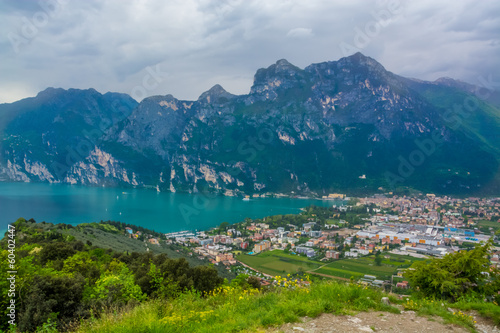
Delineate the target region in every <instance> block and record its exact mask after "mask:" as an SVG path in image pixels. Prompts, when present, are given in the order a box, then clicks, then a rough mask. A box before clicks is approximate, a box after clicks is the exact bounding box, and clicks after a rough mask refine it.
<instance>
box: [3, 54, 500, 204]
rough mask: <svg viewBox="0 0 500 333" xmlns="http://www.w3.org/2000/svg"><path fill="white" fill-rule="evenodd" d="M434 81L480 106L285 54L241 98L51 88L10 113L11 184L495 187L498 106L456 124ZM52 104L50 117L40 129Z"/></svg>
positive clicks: (365, 71) (373, 65) (311, 189)
mask: <svg viewBox="0 0 500 333" xmlns="http://www.w3.org/2000/svg"><path fill="white" fill-rule="evenodd" d="M431 87H434V88H435V90H433V91H437V92H439V94H440V95H439V96H441V97H443V96H444V97H446V96H448V97H449V96H457V94H458V95H460V96H462V97H463V98H467V97H469V98H475V97H474V96H473V95H471V91H470V89H469V90H467V89H462V88H463V87H462V86H460V85H458V86H456V85H455V86H454V85H453V84H451V83H450V81H449V80H440V81H436V82H433V83H431V82H424V81H420V82H417V81H416V80H410V79H406V78H402V77H400V76H397V75H395V74H393V73H390V72H388V71H386V70H385V69H384V67H383V66H382V65H381V64H379V63H378V62H376V61H375V60H373V59H371V58H368V57H365V56H363V55H362V54H360V53H357V54H355V55H353V56H350V57H346V58H342V59H340V60H339V61H332V62H324V63H319V64H312V65H310V66H308V67H306V68H305V69H300V68H298V67H296V66H294V65H292V64H290V63H289V62H288V61H286V60H284V59H283V60H279V61H278V62H276V64H274V65H271V66H270V67H268V68H265V69H259V70H258V71H257V73H256V75H255V79H254V84H253V86H252V87H251V90H250V93H249V94H248V95H240V96H235V95H232V94H230V93H228V92H227V91H225V90H224V89H223V88H222V87H221V86H219V85H216V86H214V87H212V88H211V89H210V90H208V91H207V92H205V93H203V94H202V95H201V96H200V97H199V98H198V100H196V101H182V100H178V99H176V98H174V97H173V96H171V95H167V96H154V97H150V98H146V99H144V100H143V101H142V102H141V103H140V104H139V105H135V103H134V101H131V99H130V98H129V97H128V96H124V95H118V94H109V95H108V94H106V95H100V94H98V93H97V92H95V91H93V90H88V91H84V92H82V91H78V93H79V94H80V95H78V94H77V95H78V97H75V96H73V95H75V94H76V92H77V91H71V90H70V91H68V92H64V91H57V90H48V91H45V92H43V93H41V94H40V95H39V96H37V97H36V98H35V100H30V101H28V102H30V103H32V104H33V105H38V104H41V105H43V107H41V106H40V107H38V108H36V107H35V108H34V109H33V107H32V109H33V110H31V111H29V112H27V111H22V112H19V114H18V115H15V116H14V117H12V114H13V112H12V111H10V114H11V119H10V120H9V121H6V124H7V125H6V127H5V128H6V129H5V131H4V141H3V146H2V153H3V157H2V159H1V160H2V162H1V163H2V168H1V170H2V172H1V173H0V179H1V177H3V178H5V179H11V180H19V181H29V180H37V181H50V182H67V183H80V184H95V185H97V184H99V185H101V184H105V185H124V184H128V185H133V186H154V187H158V188H159V189H160V190H169V191H188V192H197V191H216V192H219V193H226V194H238V193H255V192H256V193H263V192H287V193H291V192H294V193H306V194H311V193H317V194H322V193H325V192H328V191H335V190H339V189H343V190H345V189H361V190H365V191H374V190H376V189H377V188H378V187H384V188H386V189H387V188H393V187H397V186H412V187H417V188H420V189H423V190H429V191H431V190H432V191H439V192H452V193H456V192H467V191H469V192H474V191H477V189H480V188H481V187H484V186H485V185H491V184H495V176H496V171H497V166H498V156H499V154H498V149H499V147H498V144H499V143H498V142H496V141H495V136H494V135H493V134H492V133H491V131H492V130H494V129H497V130H498V129H500V122H496V121H497V118H500V114H499V112H498V109H497V108H496V107H495V106H493V105H490V104H487V103H485V102H481V103H482V104H481V107H480V108H479V110H478V111H477V113H476V115H480V116H477V117H479V118H481V119H479V118H478V119H477V121H475V122H474V124H472V125H471V126H462V127H458V128H456V127H455V126H450V123H449V122H448V121H446V118H445V117H443V114H445V113H446V110H447V109H449V108H452V107H453V105H454V104H456V103H459V102H460V101H461V100H460V99H450V98H437V97H436V95H435V94H432V93H430V92H429V91H430V90H432V89H431ZM467 87H468V88H470V87H469V86H467ZM467 87H466V88H467ZM71 94H73V95H72V96H73V97H71V98H70V97H67V96H66V97H62V96H63V95H64V96H65V95H71ZM48 95H51V96H48ZM110 101H111V102H110ZM35 102H37V103H35ZM17 103H21V104H22V103H27V102H26V100H24V101H20V102H17ZM50 103H52V104H50ZM462 103H463V101H462ZM14 104H16V103H14ZM23 105H24V104H23ZM48 105H51V106H50V107H49V106H48ZM21 106H22V105H21ZM21 106H19V105H17V106H16V107H17V108H18V109H22V110H24V109H26V107H24V109H23V107H21ZM117 106H119V107H120V110H121V113H120V112H117V111H116V109H117ZM2 107H3V108H4V110H10V109H12V108H13V107H12V105H8V106H5V105H3V106H0V117H1V115H2V114H7V112H6V111H2ZM9 108H10V109H9ZM42 109H43V110H44V111H45V113H46V114H44V115H43V121H40V120H37V121H32V122H30V119H31V118H32V117H33V115H37V117H38V115H39V114H40V113H41V110H42ZM48 109H50V110H51V111H50V112H48V111H46V110H48ZM117 113H118V114H119V115H121V117H117V116H116V114H117ZM28 115H30V116H28ZM30 117H31V118H30ZM0 119H3V118H0ZM102 119H109V120H110V121H107V122H105V125H103V124H102ZM485 123H486V124H487V125H484V124H485ZM41 124H43V125H41ZM478 124H483V125H484V126H488V130H487V131H486V132H487V133H481V128H482V126H483V125H478ZM30 126H31V127H30ZM484 126H483V127H484ZM21 127H25V128H26V127H28V128H30V131H28V132H22V131H21V130H20V128H21ZM429 140H431V141H429ZM436 140H437V141H436ZM438 141H439V142H438ZM429 142H431V143H429ZM421 144H424V146H422V147H423V148H422V147H421ZM425 144H427V146H425ZM430 144H432V147H430V146H429V145H430ZM34 147H36V149H34ZM431 148H432V151H430V149H431ZM422 149H423V150H422ZM426 149H427V150H426ZM415 152H417V153H415ZM415 154H416V155H415ZM417 155H418V156H417ZM416 156H417V157H419V158H420V160H416ZM422 156H423V157H422ZM414 162H415V163H414ZM417 164H418V165H417ZM405 168H406V169H405ZM494 186H496V185H494ZM493 189H494V187H493Z"/></svg>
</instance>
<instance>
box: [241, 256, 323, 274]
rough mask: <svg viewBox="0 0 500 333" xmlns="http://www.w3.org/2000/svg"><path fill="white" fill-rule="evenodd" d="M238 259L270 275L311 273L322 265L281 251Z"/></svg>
mask: <svg viewBox="0 0 500 333" xmlns="http://www.w3.org/2000/svg"><path fill="white" fill-rule="evenodd" d="M236 259H238V260H239V261H241V262H243V263H244V264H246V265H248V266H250V267H252V268H254V269H256V270H258V271H261V272H263V273H266V274H270V275H283V274H288V273H296V272H297V271H299V269H302V270H304V271H309V270H314V269H317V268H319V267H320V266H321V265H322V264H321V263H320V262H317V261H312V260H309V259H307V258H304V257H299V256H296V255H292V254H286V253H284V252H283V251H279V250H274V251H267V252H264V253H260V254H258V255H247V254H242V255H239V256H237V257H236Z"/></svg>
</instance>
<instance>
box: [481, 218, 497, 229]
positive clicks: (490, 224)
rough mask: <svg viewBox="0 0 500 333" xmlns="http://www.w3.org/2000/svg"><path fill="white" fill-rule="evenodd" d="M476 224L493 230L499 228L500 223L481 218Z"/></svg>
mask: <svg viewBox="0 0 500 333" xmlns="http://www.w3.org/2000/svg"><path fill="white" fill-rule="evenodd" d="M478 224H479V226H480V227H487V228H493V230H495V231H496V230H498V229H500V223H498V222H495V221H488V220H481V221H479V223H478Z"/></svg>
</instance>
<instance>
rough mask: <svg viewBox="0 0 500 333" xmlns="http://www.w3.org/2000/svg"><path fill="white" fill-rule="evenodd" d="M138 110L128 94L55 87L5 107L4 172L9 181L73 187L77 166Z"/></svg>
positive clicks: (0, 163) (0, 109) (1, 108)
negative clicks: (45, 182)
mask: <svg viewBox="0 0 500 333" xmlns="http://www.w3.org/2000/svg"><path fill="white" fill-rule="evenodd" d="M136 106H137V102H136V101H134V100H133V99H132V98H131V97H130V96H128V95H125V94H117V93H107V94H104V95H101V94H100V93H98V92H97V91H95V90H94V89H88V90H77V89H69V90H64V89H54V88H48V89H46V90H44V91H42V92H40V93H39V94H38V95H37V96H36V97H33V98H27V99H24V100H21V101H18V102H15V103H12V104H3V105H0V131H1V134H2V142H1V149H0V152H1V154H0V170H2V172H0V173H1V174H3V178H5V179H6V180H15V181H49V182H74V178H75V177H77V175H73V174H72V169H73V167H74V166H75V165H76V164H79V163H81V162H82V161H84V160H85V159H86V158H87V157H88V156H89V154H90V153H91V152H92V151H93V150H94V147H95V146H96V145H97V144H99V142H101V140H102V138H103V137H104V135H105V133H106V132H107V131H108V129H109V128H110V127H111V126H112V125H113V124H116V123H118V122H120V121H123V120H124V119H126V118H127V117H128V116H129V115H130V112H131V111H132V109H134V108H135V107H136ZM69 180H71V181H69ZM77 182H78V183H84V184H88V182H87V181H84V180H83V179H81V180H80V179H79V180H78V181H77ZM93 183H96V184H97V183H99V181H97V182H93Z"/></svg>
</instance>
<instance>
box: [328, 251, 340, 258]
mask: <svg viewBox="0 0 500 333" xmlns="http://www.w3.org/2000/svg"><path fill="white" fill-rule="evenodd" d="M325 258H327V259H339V258H340V253H339V252H337V251H331V250H329V251H326V256H325Z"/></svg>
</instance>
